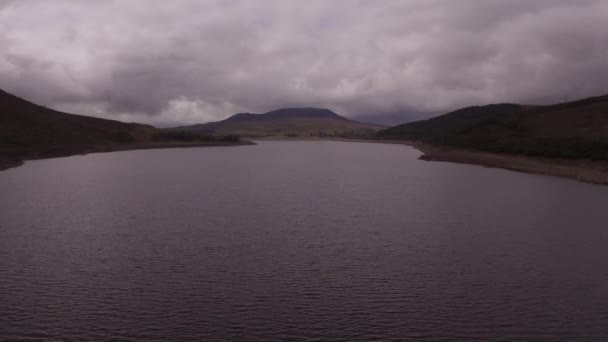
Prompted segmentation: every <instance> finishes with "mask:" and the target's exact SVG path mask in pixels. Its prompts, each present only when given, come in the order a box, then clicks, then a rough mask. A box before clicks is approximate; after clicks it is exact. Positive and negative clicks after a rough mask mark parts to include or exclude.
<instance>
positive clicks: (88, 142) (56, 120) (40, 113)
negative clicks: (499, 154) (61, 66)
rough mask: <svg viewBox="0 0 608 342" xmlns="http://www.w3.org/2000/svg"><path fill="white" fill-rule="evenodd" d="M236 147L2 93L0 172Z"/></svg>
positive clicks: (219, 139) (221, 140) (225, 141)
mask: <svg viewBox="0 0 608 342" xmlns="http://www.w3.org/2000/svg"><path fill="white" fill-rule="evenodd" d="M233 143H239V142H238V139H234V138H231V137H230V138H223V137H209V136H206V135H197V134H187V135H173V134H166V133H164V132H161V131H159V130H158V129H156V128H155V127H152V126H149V125H143V124H138V123H124V122H120V121H114V120H106V119H99V118H93V117H88V116H82V115H75V114H68V113H63V112H59V111H55V110H52V109H49V108H46V107H44V106H39V105H37V104H34V103H31V102H29V101H26V100H24V99H22V98H19V97H17V96H14V95H11V94H9V93H7V92H5V91H3V90H0V170H2V169H5V168H8V167H11V166H16V165H20V164H21V163H22V161H23V160H25V159H38V158H46V157H58V156H68V155H74V154H82V153H88V152H102V151H114V150H126V149H141V148H160V147H178V146H180V147H181V146H194V145H196V146H198V145H210V144H233Z"/></svg>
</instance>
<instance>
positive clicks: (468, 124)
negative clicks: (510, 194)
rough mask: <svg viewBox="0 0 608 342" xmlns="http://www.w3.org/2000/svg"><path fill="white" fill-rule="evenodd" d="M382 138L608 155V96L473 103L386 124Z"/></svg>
mask: <svg viewBox="0 0 608 342" xmlns="http://www.w3.org/2000/svg"><path fill="white" fill-rule="evenodd" d="M377 137H379V138H383V139H403V140H413V141H421V142H426V143H431V144H435V145H445V146H452V147H459V148H466V149H474V150H480V151H487V152H497V153H509V154H521V155H528V156H538V157H549V158H568V159H593V160H608V96H600V97H593V98H589V99H584V100H579V101H574V102H568V103H561V104H557V105H551V106H523V105H517V104H495V105H487V106H481V107H468V108H464V109H460V110H457V111H454V112H451V113H448V114H445V115H442V116H439V117H436V118H432V119H428V120H423V121H417V122H413V123H408V124H404V125H400V126H396V127H392V128H389V129H385V130H382V131H380V132H378V134H377Z"/></svg>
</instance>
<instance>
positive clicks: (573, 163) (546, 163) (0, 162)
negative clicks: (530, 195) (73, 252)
mask: <svg viewBox="0 0 608 342" xmlns="http://www.w3.org/2000/svg"><path fill="white" fill-rule="evenodd" d="M247 139H250V140H254V141H255V140H258V141H343V142H363V143H380V144H399V145H407V146H412V147H413V148H415V149H417V150H419V151H420V152H422V153H423V155H422V156H421V157H420V159H421V160H424V161H442V162H451V163H459V164H470V165H479V166H484V167H491V168H502V169H507V170H512V171H518V172H526V173H534V174H543V175H549V176H556V177H563V178H571V179H576V180H579V181H582V182H587V183H593V184H603V185H608V162H606V161H592V160H575V159H552V158H537V157H528V156H523V155H509V154H498V153H489V152H482V151H476V150H466V149H460V148H453V147H447V146H437V145H431V144H426V143H420V142H414V141H407V140H384V139H362V138H338V137H249V138H247ZM242 145H255V142H252V141H240V142H190V143H189V142H151V143H138V144H125V145H92V146H70V147H53V148H46V149H42V150H10V151H6V150H5V151H2V150H0V171H3V170H6V169H9V168H13V167H18V166H20V165H23V164H24V161H26V160H37V159H47V158H59V157H69V156H73V155H85V154H89V153H106V152H117V151H130V150H147V149H164V148H193V147H220V146H242Z"/></svg>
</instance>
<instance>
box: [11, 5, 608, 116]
mask: <svg viewBox="0 0 608 342" xmlns="http://www.w3.org/2000/svg"><path fill="white" fill-rule="evenodd" d="M607 18H608V1H605V0H578V1H571V0H563V1H562V0H534V1H530V0H509V1H504V0H458V1H452V0H443V1H440V0H382V1H373V0H307V1H301V0H281V1H267V0H204V1H203V0H172V1H163V0H114V1H110V0H108V1H82V0H0V88H3V89H5V90H7V91H9V92H13V93H16V94H18V95H20V96H22V97H25V98H28V99H31V100H34V101H36V102H38V103H42V104H45V105H47V106H50V107H53V108H58V109H62V110H66V111H71V112H76V113H82V114H87V115H94V116H100V117H110V118H116V119H121V120H128V121H141V122H147V123H153V124H160V125H169V124H177V123H198V122H205V121H209V120H217V119H221V118H224V117H227V116H228V115H231V114H234V113H236V112H240V111H249V112H262V111H267V110H271V109H276V108H279V107H285V106H317V107H327V108H331V109H333V110H335V111H337V112H339V113H340V114H343V115H346V116H350V117H357V116H359V115H364V114H365V115H370V114H371V115H379V116H380V115H382V114H385V113H393V114H394V113H400V112H404V113H407V112H428V113H439V112H443V111H447V110H451V109H455V108H458V107H461V106H465V105H470V104H484V103H491V102H525V103H550V102H560V101H563V100H564V99H575V98H582V97H587V96H592V95H599V94H604V93H608V43H607V42H608V20H607Z"/></svg>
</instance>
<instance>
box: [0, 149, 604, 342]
mask: <svg viewBox="0 0 608 342" xmlns="http://www.w3.org/2000/svg"><path fill="white" fill-rule="evenodd" d="M418 155H419V154H418V153H417V152H416V151H414V150H412V149H410V148H408V147H405V146H399V145H382V144H363V143H340V142H263V143H260V145H258V146H246V147H236V148H202V149H179V150H153V151H152V150H150V151H133V152H121V153H110V154H96V155H89V156H84V157H71V158H64V159H54V160H44V161H35V162H28V163H27V164H26V165H25V166H24V167H20V168H17V169H11V170H9V171H7V172H2V173H0V219H1V221H0V339H1V340H16V339H36V338H37V339H41V340H47V339H50V340H53V339H73V340H108V339H117V340H146V341H152V340H297V341H299V340H302V341H304V340H351V341H352V340H409V339H423V340H451V339H454V340H520V339H523V340H551V341H554V340H598V341H601V340H607V339H608V187H602V186H594V185H588V184H583V183H578V182H575V181H570V180H563V179H558V178H552V177H545V176H536V175H528V174H521V173H515V172H510V171H504V170H496V169H484V168H481V167H475V166H467V165H455V164H447V163H425V162H421V161H418V160H416V158H417V157H418Z"/></svg>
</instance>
